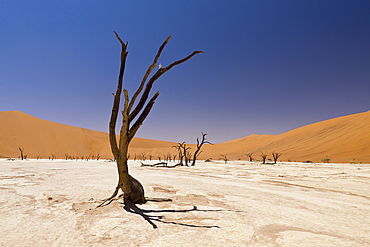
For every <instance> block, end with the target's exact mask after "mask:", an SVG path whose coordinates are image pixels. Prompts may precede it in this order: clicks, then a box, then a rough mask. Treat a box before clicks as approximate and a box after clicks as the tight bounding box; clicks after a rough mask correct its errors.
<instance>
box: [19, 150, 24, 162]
mask: <svg viewBox="0 0 370 247" xmlns="http://www.w3.org/2000/svg"><path fill="white" fill-rule="evenodd" d="M18 149H19V151H20V152H21V156H20V158H21V160H23V159H24V155H23V151H24V148H18Z"/></svg>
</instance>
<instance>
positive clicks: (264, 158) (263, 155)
mask: <svg viewBox="0 0 370 247" xmlns="http://www.w3.org/2000/svg"><path fill="white" fill-rule="evenodd" d="M261 157H262V164H266V158H267V154H266V152H265V153H263V152H261Z"/></svg>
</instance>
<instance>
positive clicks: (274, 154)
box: [272, 151, 282, 164]
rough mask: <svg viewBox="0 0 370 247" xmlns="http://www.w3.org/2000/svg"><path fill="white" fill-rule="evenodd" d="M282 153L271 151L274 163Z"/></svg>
mask: <svg viewBox="0 0 370 247" xmlns="http://www.w3.org/2000/svg"><path fill="white" fill-rule="evenodd" d="M281 155H282V153H277V152H275V151H274V152H272V157H273V159H274V164H276V162H277V160H278V158H279V157H280V156H281Z"/></svg>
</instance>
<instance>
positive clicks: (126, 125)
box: [98, 32, 203, 207]
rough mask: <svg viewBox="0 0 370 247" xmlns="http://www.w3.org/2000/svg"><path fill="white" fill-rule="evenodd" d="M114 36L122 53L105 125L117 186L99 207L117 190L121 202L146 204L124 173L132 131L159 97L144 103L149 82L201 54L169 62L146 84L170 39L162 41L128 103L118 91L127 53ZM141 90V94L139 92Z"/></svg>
mask: <svg viewBox="0 0 370 247" xmlns="http://www.w3.org/2000/svg"><path fill="white" fill-rule="evenodd" d="M114 33H115V35H116V38H117V39H118V41H119V42H120V43H121V46H122V51H121V66H120V72H119V77H118V85H117V91H116V93H115V94H113V95H114V102H113V107H112V114H111V119H110V122H109V141H110V146H111V150H112V153H113V156H114V158H115V159H116V164H117V171H118V184H117V186H116V188H115V190H114V192H113V194H112V195H111V196H110V197H109V198H107V199H105V200H103V202H102V203H101V204H100V205H99V206H101V205H103V204H105V203H106V202H107V201H112V200H113V199H114V198H115V197H116V196H117V194H118V191H119V190H120V189H121V190H122V191H123V193H124V198H125V199H127V200H129V201H131V202H133V203H145V202H146V198H145V194H144V188H143V186H142V185H141V183H140V182H139V181H138V180H136V179H135V178H134V177H132V176H131V175H130V174H129V171H128V162H127V161H128V158H127V153H128V148H129V144H130V142H131V140H132V138H133V137H134V136H135V134H136V132H137V131H138V130H139V128H140V126H141V125H142V124H143V122H144V120H145V119H146V117H147V116H148V114H149V112H150V111H151V109H152V107H153V104H154V102H155V100H156V99H157V97H158V96H159V93H160V92H159V91H158V92H156V93H155V94H154V96H152V98H151V99H150V100H149V102H147V100H148V97H149V93H150V91H151V89H152V86H153V83H154V82H155V81H156V80H157V79H158V78H160V77H161V76H162V75H163V74H164V73H166V72H167V71H169V70H170V69H171V68H172V67H174V66H176V65H179V64H181V63H183V62H185V61H187V60H189V59H190V58H192V57H193V56H194V55H196V54H199V53H203V52H202V51H194V52H193V53H192V54H190V55H188V56H187V57H185V58H183V59H181V60H178V61H175V62H173V63H171V64H170V65H168V66H167V67H162V66H159V68H158V70H157V71H156V72H155V73H154V75H152V76H151V77H150V79H149V80H148V81H147V79H148V77H149V75H150V73H151V72H152V70H153V69H154V68H155V67H156V66H157V61H158V59H159V56H160V55H161V53H162V51H163V49H164V47H165V46H166V44H167V43H168V41H169V40H170V38H171V36H169V37H168V38H167V39H166V40H165V41H164V42H163V44H162V45H161V46H160V47H159V50H158V52H157V55H156V56H155V58H154V61H153V63H152V64H151V65H150V66H149V68H148V70H147V71H146V73H145V75H144V77H143V79H142V81H141V84H140V86H139V88H138V89H137V91H136V92H135V94H134V95H133V96H132V98H131V100H129V96H128V91H127V90H126V89H123V90H122V83H123V74H124V71H125V65H126V57H127V54H128V52H127V51H126V49H127V45H128V43H126V44H125V43H124V42H123V41H122V40H121V38H120V37H119V36H118V34H117V33H116V32H114ZM144 87H145V89H144ZM143 89H144V91H143V92H142V90H143ZM122 91H123V94H124V99H125V101H124V106H123V111H122V116H123V120H122V126H121V132H120V138H119V143H118V145H117V137H116V133H115V130H116V123H117V116H118V112H119V105H120V101H121V92H122ZM141 93H142V94H141ZM140 94H141V98H140V100H139V102H138V103H137V104H136V107H133V106H134V104H135V101H136V98H137V97H138V96H139V95H140ZM140 112H141V113H140ZM139 113H140V114H139ZM134 120H135V121H134ZM99 206H98V207H99Z"/></svg>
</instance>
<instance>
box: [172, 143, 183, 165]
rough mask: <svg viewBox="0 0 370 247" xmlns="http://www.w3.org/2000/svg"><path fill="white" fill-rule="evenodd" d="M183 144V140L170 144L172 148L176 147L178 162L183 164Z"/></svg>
mask: <svg viewBox="0 0 370 247" xmlns="http://www.w3.org/2000/svg"><path fill="white" fill-rule="evenodd" d="M184 145H185V142H182V143H177V145H175V146H172V147H173V148H176V149H177V152H178V153H179V164H180V165H184V164H183V159H184V154H183V148H184Z"/></svg>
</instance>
